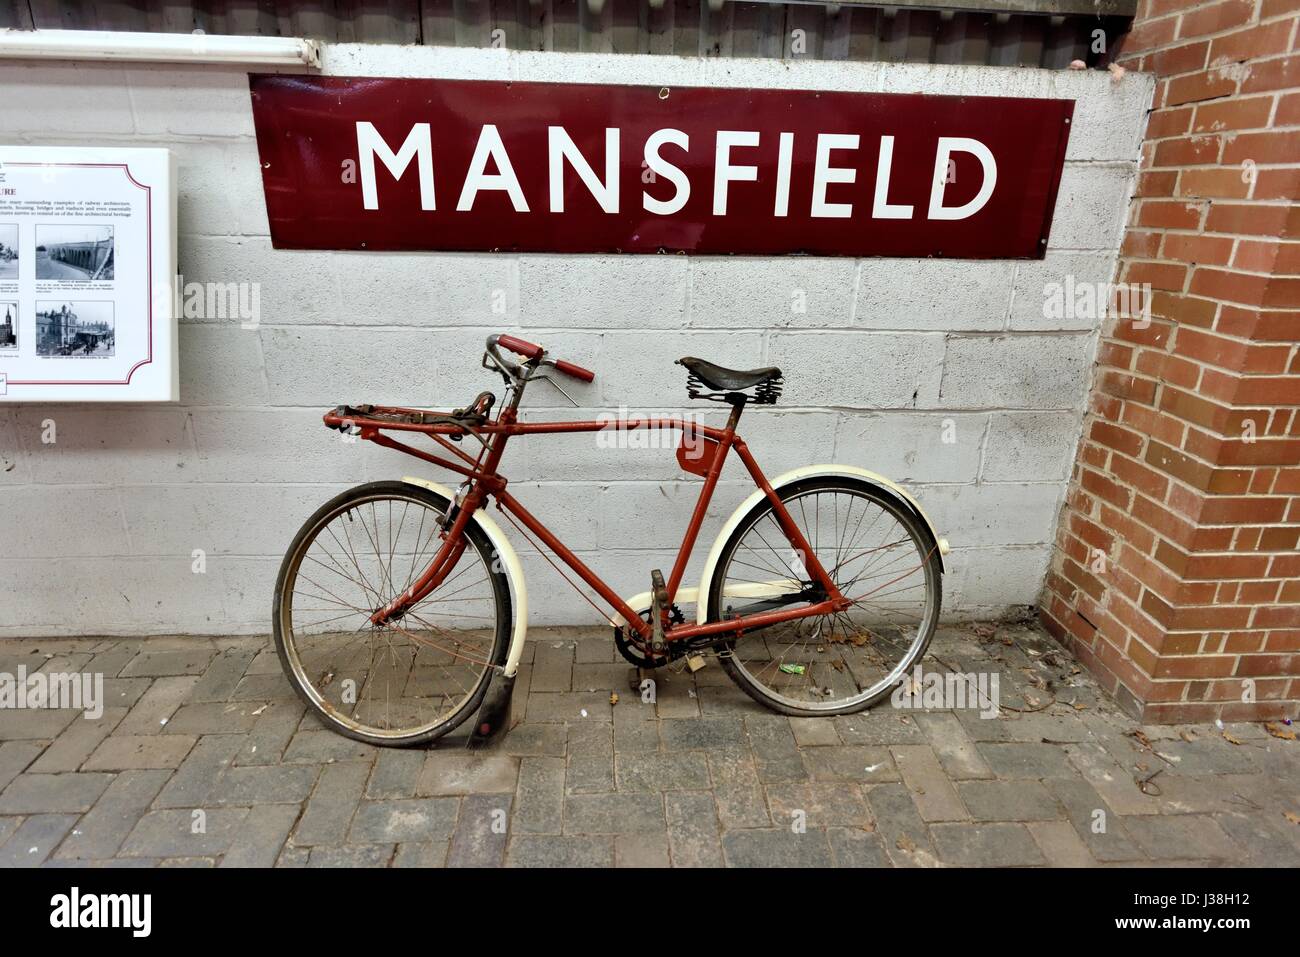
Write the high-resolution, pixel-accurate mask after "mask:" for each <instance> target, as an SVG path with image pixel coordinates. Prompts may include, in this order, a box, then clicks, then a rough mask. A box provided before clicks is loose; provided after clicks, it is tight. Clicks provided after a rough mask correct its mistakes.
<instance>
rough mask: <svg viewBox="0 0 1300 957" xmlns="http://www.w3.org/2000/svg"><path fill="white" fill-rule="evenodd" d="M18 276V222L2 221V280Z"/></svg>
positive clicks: (0, 243) (0, 254)
mask: <svg viewBox="0 0 1300 957" xmlns="http://www.w3.org/2000/svg"><path fill="white" fill-rule="evenodd" d="M17 278H18V224H17V223H0V280H4V279H17Z"/></svg>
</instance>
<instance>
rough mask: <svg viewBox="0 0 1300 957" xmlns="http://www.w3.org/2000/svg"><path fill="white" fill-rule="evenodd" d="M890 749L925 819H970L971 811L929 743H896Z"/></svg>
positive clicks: (917, 807) (929, 821)
mask: <svg viewBox="0 0 1300 957" xmlns="http://www.w3.org/2000/svg"><path fill="white" fill-rule="evenodd" d="M889 750H890V753H891V754H892V755H893V757H894V761H895V762H896V763H897V765H898V770H899V773H900V774H901V775H902V776H903V783H904V784H906V785H907V787H908V790H910V791H911V792H912V800H914V801H915V802H916V809H917V811H918V812H919V813H920V815H921V818H922V819H923V820H925V821H926V822H927V823H933V822H935V821H965V820H969V819H970V813H969V812H968V811H967V810H966V807H965V805H964V804H962V802H961V798H960V797H959V796H958V794H957V792H956V790H955V789H954V788H953V786H952V782H950V781H949V780H948V777H947V776H946V775H945V774H944V773H943V768H942V767H940V765H939V759H938V758H937V757H935V754H934V752H933V751H931V750H930V747H929V746H928V745H924V744H896V745H894V746H893V747H891V748H890V749H889Z"/></svg>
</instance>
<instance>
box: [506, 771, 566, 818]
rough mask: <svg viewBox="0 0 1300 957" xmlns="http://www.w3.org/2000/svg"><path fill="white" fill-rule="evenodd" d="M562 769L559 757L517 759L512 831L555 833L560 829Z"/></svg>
mask: <svg viewBox="0 0 1300 957" xmlns="http://www.w3.org/2000/svg"><path fill="white" fill-rule="evenodd" d="M564 772H565V768H564V759H563V758H552V757H527V758H523V759H521V760H520V762H519V785H518V788H517V790H516V791H515V805H514V806H515V814H514V820H513V821H512V822H511V826H510V830H511V832H512V833H516V832H517V833H524V834H559V833H560V832H561V831H562V830H563V829H564Z"/></svg>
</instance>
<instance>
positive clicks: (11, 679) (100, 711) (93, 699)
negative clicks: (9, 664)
mask: <svg viewBox="0 0 1300 957" xmlns="http://www.w3.org/2000/svg"><path fill="white" fill-rule="evenodd" d="M10 708H12V709H16V710H22V709H24V708H51V709H54V710H60V709H70V710H73V711H84V712H85V714H84V715H83V717H85V718H86V719H87V720H91V721H93V720H97V719H99V718H101V717H103V715H104V675H103V673H102V672H99V673H96V674H89V673H86V672H73V673H67V672H51V673H49V674H46V673H45V672H43V671H36V672H33V673H32V674H30V675H29V674H28V673H27V667H26V666H25V665H19V666H18V673H17V674H16V675H14V674H10V673H9V672H7V671H0V709H10Z"/></svg>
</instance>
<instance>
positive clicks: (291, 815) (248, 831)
mask: <svg viewBox="0 0 1300 957" xmlns="http://www.w3.org/2000/svg"><path fill="white" fill-rule="evenodd" d="M299 812H300V808H299V807H298V806H297V805H296V804H264V805H261V806H259V807H254V808H250V809H249V812H248V817H246V818H244V821H243V824H242V825H241V827H240V829H239V834H238V835H237V836H236V837H235V840H234V841H233V842H232V843H231V845H230V849H229V850H228V851H226V853H225V855H224V856H223V857H222V858H221V866H222V867H273V866H275V862H276V860H277V859H278V858H279V856H280V849H281V848H283V847H284V842H285V840H286V839H287V838H288V837H289V832H290V831H291V830H292V829H293V825H294V823H295V822H296V821H297V820H298V814H299Z"/></svg>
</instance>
